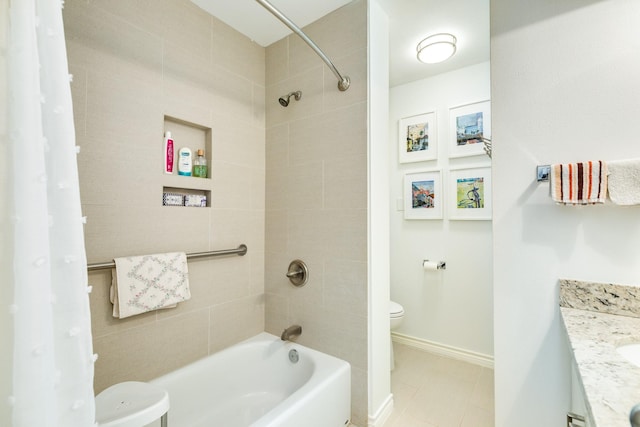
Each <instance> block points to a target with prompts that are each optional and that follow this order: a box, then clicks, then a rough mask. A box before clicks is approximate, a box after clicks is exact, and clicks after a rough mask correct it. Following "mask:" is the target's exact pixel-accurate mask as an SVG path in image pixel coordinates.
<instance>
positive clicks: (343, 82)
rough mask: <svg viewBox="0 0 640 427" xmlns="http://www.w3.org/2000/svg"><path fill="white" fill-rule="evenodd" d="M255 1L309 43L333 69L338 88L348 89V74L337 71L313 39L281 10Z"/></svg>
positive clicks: (264, 0)
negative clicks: (343, 74)
mask: <svg viewBox="0 0 640 427" xmlns="http://www.w3.org/2000/svg"><path fill="white" fill-rule="evenodd" d="M256 1H257V2H258V3H260V4H261V5H262V7H264V8H265V9H267V10H268V11H269V12H271V14H272V15H273V16H275V17H276V18H278V19H279V20H280V21H282V23H283V24H285V25H286V26H287V27H289V28H290V29H291V31H293V32H294V33H296V34H297V35H298V36H300V38H301V39H302V40H304V41H305V42H306V43H307V44H308V45H309V47H310V48H311V49H313V50H314V51H315V52H316V53H317V54H318V56H319V57H320V58H321V59H322V60H323V61H324V63H325V64H327V67H329V69H330V70H331V71H333V74H334V75H335V76H336V78H337V79H338V89H340V90H341V91H343V92H344V91H345V90H347V89H349V85H351V80H350V79H349V76H344V77H343V76H342V75H341V74H340V72H339V71H338V69H337V68H336V66H335V65H333V62H331V60H330V59H329V58H328V57H327V55H325V54H324V52H323V51H322V50H320V48H319V47H318V46H317V45H316V44H315V43H314V42H313V40H311V39H310V38H309V37H308V36H307V35H306V34H305V33H304V32H303V31H302V30H301V29H300V28H299V27H298V26H297V25H296V24H294V23H293V22H292V21H291V20H290V19H289V18H287V17H286V16H285V15H284V14H283V13H282V12H280V11H279V10H278V9H276V8H275V7H274V6H273V5H272V4H271V3H269V2H268V1H267V0H256Z"/></svg>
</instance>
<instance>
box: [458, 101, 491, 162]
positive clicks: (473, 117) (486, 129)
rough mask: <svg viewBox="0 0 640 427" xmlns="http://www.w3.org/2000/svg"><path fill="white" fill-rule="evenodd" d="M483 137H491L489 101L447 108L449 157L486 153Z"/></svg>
mask: <svg viewBox="0 0 640 427" xmlns="http://www.w3.org/2000/svg"><path fill="white" fill-rule="evenodd" d="M483 138H486V139H491V101H488V100H487V101H480V102H474V103H470V104H464V105H459V106H457V107H452V108H450V109H449V144H448V146H449V157H465V156H478V155H482V154H486V153H485V150H484V143H483V142H482V139H483Z"/></svg>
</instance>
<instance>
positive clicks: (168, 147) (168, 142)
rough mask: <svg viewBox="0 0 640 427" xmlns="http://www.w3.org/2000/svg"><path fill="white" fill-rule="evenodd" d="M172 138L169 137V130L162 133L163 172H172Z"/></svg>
mask: <svg viewBox="0 0 640 427" xmlns="http://www.w3.org/2000/svg"><path fill="white" fill-rule="evenodd" d="M173 153H174V150H173V139H171V132H169V131H167V132H165V133H164V173H166V174H172V173H173Z"/></svg>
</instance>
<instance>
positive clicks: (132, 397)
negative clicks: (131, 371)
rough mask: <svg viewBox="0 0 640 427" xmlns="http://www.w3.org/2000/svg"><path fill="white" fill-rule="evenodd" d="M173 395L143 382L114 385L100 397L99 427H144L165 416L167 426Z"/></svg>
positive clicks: (97, 412)
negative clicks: (170, 396) (170, 398)
mask: <svg viewBox="0 0 640 427" xmlns="http://www.w3.org/2000/svg"><path fill="white" fill-rule="evenodd" d="M167 411H169V394H168V393H167V392H166V390H163V389H161V388H160V387H158V386H156V385H153V384H149V383H143V382H139V381H126V382H123V383H119V384H115V385H112V386H111V387H109V388H107V389H106V390H103V391H102V392H101V393H100V394H98V395H97V396H96V421H97V422H98V426H99V427H140V426H144V425H147V424H149V423H150V422H153V421H155V420H157V419H159V418H161V417H162V426H163V427H164V426H166V425H167V422H166V414H167Z"/></svg>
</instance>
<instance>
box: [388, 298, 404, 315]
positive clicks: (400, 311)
mask: <svg viewBox="0 0 640 427" xmlns="http://www.w3.org/2000/svg"><path fill="white" fill-rule="evenodd" d="M402 316H404V308H403V307H402V306H401V305H400V304H398V303H397V302H394V301H389V317H391V318H392V319H395V318H398V317H402Z"/></svg>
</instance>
